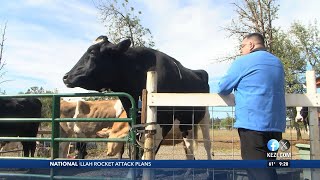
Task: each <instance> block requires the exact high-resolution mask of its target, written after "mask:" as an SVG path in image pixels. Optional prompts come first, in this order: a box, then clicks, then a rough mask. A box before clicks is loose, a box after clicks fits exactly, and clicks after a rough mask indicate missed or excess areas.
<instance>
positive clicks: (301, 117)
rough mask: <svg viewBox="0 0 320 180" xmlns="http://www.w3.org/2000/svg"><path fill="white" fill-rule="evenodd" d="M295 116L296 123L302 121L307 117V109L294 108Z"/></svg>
mask: <svg viewBox="0 0 320 180" xmlns="http://www.w3.org/2000/svg"><path fill="white" fill-rule="evenodd" d="M296 111H297V115H296V117H295V121H296V122H301V121H304V120H305V119H306V118H307V117H308V108H307V107H296Z"/></svg>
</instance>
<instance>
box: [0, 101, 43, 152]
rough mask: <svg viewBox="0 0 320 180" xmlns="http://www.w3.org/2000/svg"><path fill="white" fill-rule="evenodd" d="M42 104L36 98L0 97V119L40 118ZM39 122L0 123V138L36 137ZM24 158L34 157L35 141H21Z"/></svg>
mask: <svg viewBox="0 0 320 180" xmlns="http://www.w3.org/2000/svg"><path fill="white" fill-rule="evenodd" d="M41 107H42V104H41V102H40V100H38V99H36V98H2V97H0V118H40V117H41ZM39 125H40V123H39V122H26V123H20V122H0V136H1V137H7V136H8V137H16V136H19V137H36V136H37V134H38V128H39ZM21 143H22V146H23V155H24V157H29V156H31V157H34V152H35V149H36V142H35V141H22V142H21Z"/></svg>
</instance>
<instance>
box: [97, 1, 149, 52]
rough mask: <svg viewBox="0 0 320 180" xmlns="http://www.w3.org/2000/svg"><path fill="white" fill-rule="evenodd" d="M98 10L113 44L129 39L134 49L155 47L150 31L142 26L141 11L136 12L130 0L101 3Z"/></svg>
mask: <svg viewBox="0 0 320 180" xmlns="http://www.w3.org/2000/svg"><path fill="white" fill-rule="evenodd" d="M97 8H98V9H99V10H100V12H101V15H102V22H103V23H105V26H106V27H107V28H108V32H107V36H108V38H109V39H110V40H111V41H112V42H114V43H118V42H120V41H121V39H124V38H129V39H130V40H131V44H132V46H133V47H135V46H143V47H154V45H155V43H154V41H153V36H152V34H151V31H150V29H148V28H145V27H143V26H142V24H141V21H140V18H139V15H141V14H142V13H141V11H138V12H136V10H135V8H134V7H132V6H130V5H129V1H128V0H123V1H119V0H105V1H100V3H99V4H98V6H97Z"/></svg>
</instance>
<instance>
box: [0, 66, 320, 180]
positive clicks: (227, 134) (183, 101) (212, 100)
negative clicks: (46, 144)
mask: <svg viewBox="0 0 320 180" xmlns="http://www.w3.org/2000/svg"><path fill="white" fill-rule="evenodd" d="M310 77H311V78H310ZM149 79H152V78H149ZM314 79H315V78H314V74H312V73H310V72H308V73H307V87H308V89H307V94H287V95H286V105H287V107H295V106H307V107H312V108H310V140H309V141H310V143H311V155H310V156H311V159H317V160H319V159H320V158H319V156H320V153H319V147H320V146H319V128H318V127H319V126H318V125H319V122H318V117H317V108H316V107H319V106H320V99H319V98H320V97H319V96H318V95H317V94H316V92H315V83H314V82H315V81H314ZM151 84H153V83H151ZM147 87H148V86H147ZM313 89H314V90H313ZM77 95H80V96H87V95H88V94H77ZM63 96H65V95H63ZM92 96H98V94H92ZM112 96H116V95H115V94H112ZM146 99H147V100H146V111H147V118H146V119H147V122H146V124H145V125H143V126H141V127H144V126H146V129H147V130H149V131H146V132H152V131H151V130H155V125H156V122H157V121H156V114H154V113H156V112H157V111H156V107H157V106H162V107H178V106H192V107H199V106H206V107H209V111H210V115H211V116H212V115H214V113H216V111H219V107H233V106H234V97H233V95H230V96H220V95H218V94H198V93H190V94H179V93H174V94H173V93H156V91H154V89H153V90H152V89H151V90H150V89H149V90H148V94H147V98H146ZM56 101H57V100H56ZM133 104H134V103H133ZM172 110H173V111H175V108H172ZM54 112H55V113H57V111H54ZM136 112H137V111H136V110H132V113H133V114H132V117H134V116H135V115H134V114H135V113H136ZM229 113H230V114H231V116H230V117H233V109H232V110H231V111H230V112H229ZM57 117H59V116H57V114H56V116H55V117H53V118H52V119H47V120H46V122H53V119H55V121H56V122H53V127H52V132H53V137H56V138H52V139H53V140H52V139H50V138H47V139H38V138H37V139H36V138H35V139H33V140H39V141H41V140H46V141H50V142H52V144H53V146H52V149H51V158H53V157H57V154H55V153H54V152H53V149H54V148H56V147H55V144H54V143H57V142H56V141H67V140H66V139H61V138H58V137H59V136H58V134H56V132H55V131H54V126H55V127H57V126H56V125H57V124H56V125H54V123H57V122H62V119H59V118H57ZM210 119H212V118H210ZM77 120H78V119H72V118H70V119H65V121H77ZM79 120H80V121H85V120H84V119H79ZM87 120H88V119H87ZM150 120H151V122H150ZM21 121H22V120H21ZM172 123H174V119H172ZM201 125H202V126H209V127H210V137H211V142H212V147H213V148H212V152H213V156H212V159H213V160H221V159H226V160H238V159H240V148H239V138H238V135H237V132H236V131H235V130H234V129H233V127H232V125H231V127H230V128H228V126H224V128H225V129H218V128H216V127H217V125H216V124H214V122H212V121H211V122H209V123H208V124H201ZM192 126H193V128H194V129H195V127H196V126H195V124H192ZM177 127H178V125H174V128H172V131H173V132H172V134H173V136H171V137H167V138H166V141H165V143H164V144H169V145H171V146H161V148H160V150H159V152H158V153H157V155H156V156H155V155H154V154H153V155H152V154H151V155H148V156H146V157H147V159H148V158H150V159H152V158H155V159H156V160H158V159H185V156H184V155H183V154H184V152H183V145H182V144H181V143H180V144H177V142H178V140H179V139H180V140H181V137H179V133H178V129H177ZM288 131H289V132H287V131H286V133H285V134H284V137H283V138H285V139H288V140H289V141H290V143H291V144H295V142H294V141H297V139H294V138H292V137H293V136H292V133H294V132H292V130H288ZM156 133H159V132H156ZM154 135H155V134H152V135H150V136H149V137H154ZM175 135H178V137H175ZM201 135H202V134H201V133H199V134H198V136H199V137H201ZM302 135H303V139H305V142H309V141H308V140H307V139H308V137H307V135H306V133H303V134H302ZM133 137H135V136H133ZM193 137H196V136H195V135H194V134H193ZM4 139H5V138H2V139H0V140H4ZM152 139H155V138H150V139H149V140H147V141H145V142H148V141H149V142H151V143H150V144H151V146H149V145H150V144H147V143H145V144H144V147H142V148H144V149H145V150H155V148H154V146H153V142H152ZM177 139H178V140H177ZM11 140H19V139H18V138H11ZM22 140H23V139H22ZM127 140H128V139H127ZM195 140H196V139H195ZM198 140H199V145H198V149H196V152H195V157H196V159H206V156H203V154H205V150H204V148H203V146H202V143H203V142H204V141H205V140H204V139H198ZM68 141H77V140H76V139H68ZM85 141H94V140H92V139H89V138H88V139H85ZM101 141H102V140H101ZM103 141H108V140H103ZM134 142H135V141H134ZM174 144H176V145H174ZM172 145H173V146H172ZM290 150H291V151H292V157H291V158H290V159H299V156H298V155H297V154H296V152H295V151H296V150H295V149H294V148H291V149H290ZM150 152H153V153H154V152H155V151H149V152H148V153H150ZM89 158H91V159H95V158H97V156H96V154H94V153H93V154H92V155H91V156H89ZM53 159H55V158H53ZM234 172H235V173H237V170H234ZM240 172H241V171H240ZM192 173H193V174H192V175H193V176H192V178H195V179H197V178H198V177H199V176H197V175H198V174H197V171H196V170H193V172H192ZM79 174H81V173H79ZM120 175H121V173H119V176H120ZM144 175H145V177H147V178H146V179H148V178H151V177H152V173H150V172H148V171H145V172H144ZM172 175H173V177H177V178H180V177H183V176H178V175H180V174H179V172H177V171H172ZM240 175H241V173H240ZM318 175H319V173H318V170H316V169H312V179H319V177H318ZM0 176H1V174H0ZM82 176H85V175H82ZM238 176H239V174H238V175H233V176H231V179H235V177H238ZM35 177H36V176H35ZM160 177H161V176H160V175H157V176H155V178H157V179H158V178H160ZM229 177H230V176H229ZM51 178H52V179H53V178H54V175H52V176H51ZM59 178H60V177H59ZM75 178H79V177H75ZM83 178H85V177H83ZM87 178H93V177H92V176H91V177H87ZM162 179H165V178H163V177H162ZM171 179H172V178H171Z"/></svg>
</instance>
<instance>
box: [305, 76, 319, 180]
mask: <svg viewBox="0 0 320 180" xmlns="http://www.w3.org/2000/svg"><path fill="white" fill-rule="evenodd" d="M306 79H307V94H316V93H317V88H316V77H315V72H314V71H307V72H306ZM309 111H310V112H309V125H310V126H309V131H310V132H309V135H310V159H311V160H320V138H319V135H320V134H319V120H318V108H316V107H309ZM311 179H320V170H319V169H311Z"/></svg>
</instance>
